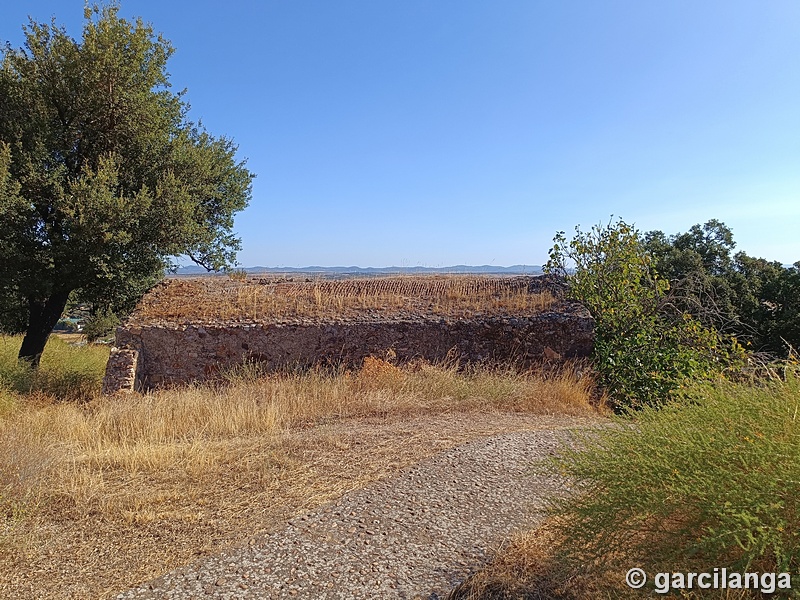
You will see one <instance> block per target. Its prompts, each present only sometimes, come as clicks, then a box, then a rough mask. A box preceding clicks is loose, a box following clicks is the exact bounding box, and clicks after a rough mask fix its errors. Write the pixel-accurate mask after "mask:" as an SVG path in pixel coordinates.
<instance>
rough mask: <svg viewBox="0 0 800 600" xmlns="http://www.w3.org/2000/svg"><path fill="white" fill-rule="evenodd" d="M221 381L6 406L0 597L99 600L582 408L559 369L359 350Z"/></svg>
mask: <svg viewBox="0 0 800 600" xmlns="http://www.w3.org/2000/svg"><path fill="white" fill-rule="evenodd" d="M230 380H231V383H230V385H227V386H218V387H210V386H206V387H200V386H198V387H190V388H184V389H179V390H172V391H160V392H156V393H153V394H149V395H146V396H131V397H116V398H96V399H94V400H93V401H91V402H89V403H86V404H82V405H80V404H74V403H53V402H41V403H40V404H39V405H31V404H28V403H26V402H24V401H21V402H18V403H17V405H16V406H15V407H14V408H12V409H11V410H10V411H9V412H8V413H7V414H6V415H5V417H2V418H0V474H2V475H0V494H1V495H2V496H0V572H3V573H4V574H6V575H7V577H4V578H0V596H2V597H15V598H106V597H110V596H111V595H113V593H114V592H115V591H119V590H120V589H122V588H125V587H126V586H129V585H132V584H134V583H136V582H139V581H142V580H145V579H147V578H150V577H153V576H155V575H157V574H159V573H160V572H162V571H163V570H166V569H169V568H174V567H177V566H179V565H180V564H183V563H186V562H188V561H190V560H192V559H193V558H196V557H198V556H201V555H206V554H209V553H211V552H213V551H215V550H218V549H220V548H221V547H224V546H225V545H229V544H234V543H237V542H241V541H243V540H245V539H247V537H249V536H251V535H254V534H255V533H258V532H263V531H267V530H269V529H270V528H272V527H275V526H277V525H278V524H280V523H281V522H282V520H283V519H286V518H287V517H289V516H291V515H292V514H296V513H297V512H301V511H303V510H308V509H310V508H313V507H315V506H318V505H319V504H321V503H323V502H326V501H329V500H331V499H333V498H336V497H338V496H339V495H341V494H342V493H344V492H345V491H348V490H350V489H354V488H357V487H361V486H363V485H365V484H366V483H368V482H370V481H374V480H375V479H377V478H381V477H385V476H387V475H389V474H391V473H392V472H394V471H396V470H397V469H398V468H402V467H404V466H406V465H408V464H410V463H412V462H415V461H417V460H419V459H421V458H423V457H426V456H429V455H431V454H433V453H435V452H436V451H439V450H442V449H444V448H447V447H450V446H453V445H456V444H458V443H462V442H464V441H467V440H469V439H473V438H475V437H478V436H480V435H488V434H491V433H497V432H499V431H508V430H513V429H519V428H529V427H541V426H542V424H543V423H545V424H547V423H549V424H550V426H558V423H559V419H563V417H552V416H551V417H542V416H540V415H553V414H555V415H576V417H574V418H572V420H571V421H570V423H572V424H574V423H575V419H580V418H583V417H585V418H592V415H596V411H595V410H594V409H593V408H592V406H591V405H590V395H591V391H592V390H591V384H590V382H588V381H587V380H585V379H583V380H578V379H576V377H575V376H574V375H573V374H571V373H570V372H569V371H565V372H563V373H561V374H551V375H549V376H542V375H534V374H518V373H515V372H512V371H499V370H494V371H492V370H486V369H484V370H477V371H472V372H462V373H459V372H458V371H457V370H455V369H446V368H440V367H432V366H429V365H416V366H415V367H410V368H404V369H398V368H396V367H394V366H392V365H390V364H388V363H385V362H383V361H379V360H376V359H372V360H368V361H366V363H365V366H364V368H363V369H362V371H360V372H356V373H349V372H344V373H339V374H330V373H324V372H312V373H308V374H304V375H286V374H282V375H281V374H274V375H270V376H268V377H265V378H254V377H251V376H250V374H248V373H247V372H246V371H242V372H240V373H238V374H234V375H232V376H231V377H230ZM531 415H537V416H535V417H532V416H531ZM548 419H549V421H548ZM561 423H562V425H561V426H563V420H562V421H561ZM553 424H555V425H553Z"/></svg>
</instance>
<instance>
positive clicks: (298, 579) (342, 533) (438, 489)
mask: <svg viewBox="0 0 800 600" xmlns="http://www.w3.org/2000/svg"><path fill="white" fill-rule="evenodd" d="M568 435H569V434H568V432H567V431H566V430H556V431H553V430H550V431H531V432H517V433H508V434H503V435H498V436H494V437H490V438H486V439H481V440H478V441H474V442H470V443H467V444H464V445H462V446H458V447H456V448H453V449H451V450H448V451H446V452H442V453H441V454H438V455H436V456H434V457H433V458H431V459H428V460H426V461H423V462H421V463H419V464H417V465H415V466H414V467H412V468H410V469H408V470H406V471H404V472H403V473H402V474H401V475H400V476H398V477H396V478H394V479H390V480H385V481H381V482H379V483H377V484H374V485H371V486H369V487H367V488H364V489H361V490H357V491H355V492H352V493H349V494H347V495H345V496H344V497H342V498H341V499H339V500H338V501H337V502H335V503H332V504H329V505H326V506H324V507H322V508H321V509H318V510H316V511H314V512H312V513H308V514H306V515H303V516H301V517H298V518H296V519H293V520H292V521H290V522H289V523H287V524H286V526H285V527H284V528H283V529H281V530H278V531H276V532H274V533H272V534H270V535H267V536H264V537H262V538H255V539H252V540H250V543H249V545H247V546H244V547H241V548H234V549H231V550H229V551H226V552H224V553H222V554H220V555H217V556H214V557H211V558H208V559H205V560H203V561H201V562H197V563H194V564H192V565H189V566H187V567H184V568H182V569H178V570H176V571H173V572H172V573H169V574H167V575H165V576H163V577H161V578H159V579H157V580H154V581H152V582H150V583H148V584H144V585H143V586H141V587H139V588H137V589H134V590H129V591H127V592H124V593H122V594H120V595H118V596H117V598H119V599H120V600H122V599H134V598H138V599H142V598H146V599H153V598H174V599H180V600H184V599H189V598H259V599H266V598H303V599H306V598H307V599H312V598H313V599H319V600H325V599H334V598H341V599H344V598H386V599H393V598H398V599H427V600H434V599H436V598H441V597H443V596H444V595H446V594H447V592H448V591H449V590H450V589H452V587H453V586H454V585H456V584H457V583H459V582H460V581H462V580H463V579H465V578H466V577H467V575H469V573H470V572H472V571H474V570H475V569H476V568H478V567H479V566H481V565H482V564H484V563H485V562H486V560H487V558H488V555H487V550H489V549H491V548H494V547H496V546H497V545H498V544H499V543H501V542H502V541H503V540H504V539H506V538H507V537H508V536H509V535H510V534H512V533H513V532H514V531H517V530H519V529H521V528H523V527H527V526H531V525H533V524H535V523H536V522H537V521H538V520H539V519H540V518H541V515H542V508H543V507H544V504H545V502H546V499H547V498H549V497H552V496H553V495H554V494H557V493H559V492H560V491H561V489H562V484H561V483H560V482H559V480H557V479H554V478H551V477H546V476H543V475H541V474H537V473H536V472H535V470H534V469H533V468H532V466H533V465H534V464H535V462H536V461H537V460H538V459H540V458H543V457H545V456H547V455H549V454H552V453H553V452H554V451H555V450H556V449H557V448H558V447H559V446H560V444H561V442H562V441H563V440H565V439H567V438H568Z"/></svg>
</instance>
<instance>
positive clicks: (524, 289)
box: [133, 275, 556, 323]
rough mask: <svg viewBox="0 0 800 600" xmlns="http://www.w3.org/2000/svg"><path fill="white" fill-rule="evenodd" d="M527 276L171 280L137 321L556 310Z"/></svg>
mask: <svg viewBox="0 0 800 600" xmlns="http://www.w3.org/2000/svg"><path fill="white" fill-rule="evenodd" d="M530 279H531V278H527V277H505V278H498V277H481V276H475V275H473V276H408V277H373V278H361V279H358V278H355V279H344V280H317V281H303V282H294V281H292V282H287V281H282V280H280V279H274V278H256V279H247V280H236V279H222V278H194V279H171V280H168V281H167V282H166V283H164V284H162V285H161V286H159V287H157V288H155V289H154V290H153V291H152V292H150V294H148V296H146V297H145V299H144V301H143V302H142V303H141V304H140V306H139V309H138V310H137V312H136V313H134V316H133V321H134V322H138V323H147V322H153V321H168V322H173V321H177V322H184V321H212V320H229V319H232V320H241V319H245V320H248V321H276V320H278V321H280V320H289V319H320V318H357V317H358V315H360V314H363V313H364V312H365V311H368V312H372V313H378V314H380V315H381V316H383V317H386V318H395V317H398V316H425V315H436V316H449V317H468V316H474V315H478V314H530V313H535V312H541V311H544V310H547V309H548V308H550V307H551V306H552V305H553V303H554V302H555V301H556V300H555V298H554V297H553V295H552V294H551V293H549V292H546V291H543V292H532V291H531V290H530V287H529V286H530Z"/></svg>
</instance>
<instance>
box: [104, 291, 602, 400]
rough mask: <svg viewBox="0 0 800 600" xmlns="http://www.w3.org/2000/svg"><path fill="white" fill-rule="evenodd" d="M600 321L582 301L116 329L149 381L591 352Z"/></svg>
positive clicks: (525, 360)
mask: <svg viewBox="0 0 800 600" xmlns="http://www.w3.org/2000/svg"><path fill="white" fill-rule="evenodd" d="M593 342H594V321H593V320H592V318H591V316H590V315H589V314H588V312H587V311H586V310H585V309H584V308H582V307H580V306H577V305H570V306H562V307H560V310H559V311H558V312H544V313H540V314H535V315H530V316H523V317H509V316H487V317H482V318H471V319H447V318H440V319H423V318H419V319H410V320H393V321H383V322H382V321H372V322H364V321H353V322H331V323H315V322H301V323H295V324H286V323H283V324H278V323H274V324H264V323H261V324H258V323H256V324H241V323H228V324H214V325H211V324H208V323H205V324H185V325H181V326H177V327H169V328H168V327H163V326H156V325H153V326H132V327H121V328H119V329H118V330H117V338H116V345H117V346H119V347H126V348H130V349H135V350H137V351H138V353H139V357H138V358H139V361H138V371H137V381H138V382H139V383H138V384H137V385H138V387H139V388H140V389H149V388H153V387H159V386H163V385H170V384H177V383H183V382H187V381H193V380H202V379H207V378H211V377H213V376H214V375H216V374H217V373H218V372H219V371H220V370H223V369H226V368H229V367H232V366H234V365H237V364H241V363H243V362H245V361H258V362H260V363H263V364H264V366H265V367H266V368H267V369H269V370H273V369H279V368H283V367H297V366H300V367H307V366H311V365H314V364H319V363H323V364H325V363H327V364H337V365H338V364H344V365H347V366H357V365H358V364H360V362H361V361H362V360H363V359H364V358H365V357H366V356H370V355H371V356H378V357H384V356H386V354H387V352H389V351H391V352H392V353H393V355H394V356H396V359H397V361H398V362H400V363H402V362H407V361H409V360H413V359H416V358H422V359H425V360H428V361H431V362H437V361H442V360H445V359H447V358H457V359H458V360H460V361H461V362H481V361H504V362H509V361H510V362H514V363H518V364H521V365H523V366H530V365H532V364H534V363H537V362H540V361H543V360H561V359H567V358H577V357H585V356H588V355H589V354H590V353H591V351H592V347H593Z"/></svg>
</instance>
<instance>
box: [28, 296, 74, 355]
mask: <svg viewBox="0 0 800 600" xmlns="http://www.w3.org/2000/svg"><path fill="white" fill-rule="evenodd" d="M69 293H70V292H69V291H60V292H55V293H53V294H52V295H51V296H50V297H49V298H48V299H47V300H45V301H44V302H42V301H41V300H34V299H32V298H28V307H29V308H30V317H29V320H28V329H27V330H26V331H25V337H24V338H23V339H22V347H20V349H19V359H20V360H25V361H27V362H29V363H30V364H31V365H32V366H33V367H38V366H39V360H40V359H41V358H42V352H43V351H44V345H45V344H46V343H47V338H49V337H50V332H51V331H53V327H55V326H56V323H58V320H59V319H60V318H61V314H62V313H63V312H64V308H65V307H66V306H67V300H68V299H69Z"/></svg>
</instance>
